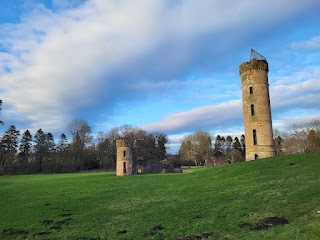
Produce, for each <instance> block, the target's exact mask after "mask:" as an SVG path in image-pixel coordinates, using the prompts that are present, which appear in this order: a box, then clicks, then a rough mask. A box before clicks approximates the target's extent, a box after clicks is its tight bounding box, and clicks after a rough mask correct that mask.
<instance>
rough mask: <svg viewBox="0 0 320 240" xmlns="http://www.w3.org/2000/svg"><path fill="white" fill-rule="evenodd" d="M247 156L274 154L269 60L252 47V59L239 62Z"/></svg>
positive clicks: (251, 158) (252, 158) (255, 157)
mask: <svg viewBox="0 0 320 240" xmlns="http://www.w3.org/2000/svg"><path fill="white" fill-rule="evenodd" d="M239 68H240V69H239V70H240V76H241V84H242V105H243V117H244V132H245V138H246V160H247V161H249V160H254V159H257V158H266V157H272V156H274V155H275V151H274V144H273V130H272V119H271V108H270V97H269V83H268V71H269V68H268V62H267V61H266V59H265V58H264V57H263V56H261V55H260V54H258V53H257V52H255V51H254V50H251V59H250V62H244V63H242V64H241V65H240V67H239Z"/></svg>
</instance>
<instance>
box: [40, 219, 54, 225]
mask: <svg viewBox="0 0 320 240" xmlns="http://www.w3.org/2000/svg"><path fill="white" fill-rule="evenodd" d="M40 223H41V224H42V225H49V224H51V223H53V220H51V219H47V220H43V221H41V222H40Z"/></svg>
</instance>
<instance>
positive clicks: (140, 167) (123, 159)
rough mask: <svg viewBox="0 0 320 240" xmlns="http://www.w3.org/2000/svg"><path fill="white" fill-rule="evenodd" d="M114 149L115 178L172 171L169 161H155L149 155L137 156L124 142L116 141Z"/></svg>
mask: <svg viewBox="0 0 320 240" xmlns="http://www.w3.org/2000/svg"><path fill="white" fill-rule="evenodd" d="M116 147H117V169H116V172H117V176H127V175H132V174H140V173H160V172H173V171H174V169H173V164H172V163H171V161H168V160H165V159H156V158H155V157H154V156H151V155H148V156H137V154H136V153H135V152H134V151H133V149H132V148H131V147H130V146H129V145H128V144H127V143H126V142H125V141H124V140H116Z"/></svg>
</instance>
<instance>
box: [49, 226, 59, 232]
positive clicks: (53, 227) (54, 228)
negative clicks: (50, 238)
mask: <svg viewBox="0 0 320 240" xmlns="http://www.w3.org/2000/svg"><path fill="white" fill-rule="evenodd" d="M50 230H53V231H61V230H62V227H61V226H60V225H55V226H52V227H51V228H50Z"/></svg>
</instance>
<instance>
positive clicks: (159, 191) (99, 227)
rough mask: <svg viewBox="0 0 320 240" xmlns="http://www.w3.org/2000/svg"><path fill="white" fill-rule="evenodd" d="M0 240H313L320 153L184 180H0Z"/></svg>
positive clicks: (318, 230) (317, 235) (318, 228)
mask: <svg viewBox="0 0 320 240" xmlns="http://www.w3.org/2000/svg"><path fill="white" fill-rule="evenodd" d="M0 204H1V208H0V239H206V238H211V239H308V240H309V239H320V212H319V211H320V154H310V155H298V156H284V157H276V158H270V159H261V160H256V161H252V162H243V163H236V164H231V165H225V166H219V167H214V168H211V169H199V168H197V169H196V171H194V172H190V173H187V174H143V175H135V176H130V177H116V176H115V174H114V173H83V174H52V175H23V176H2V177H0Z"/></svg>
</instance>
